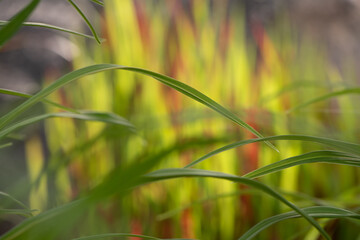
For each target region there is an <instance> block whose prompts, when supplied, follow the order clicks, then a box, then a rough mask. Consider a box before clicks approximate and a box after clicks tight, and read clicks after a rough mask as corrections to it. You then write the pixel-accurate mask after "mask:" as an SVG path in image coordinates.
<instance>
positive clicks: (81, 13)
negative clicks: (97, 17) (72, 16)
mask: <svg viewBox="0 0 360 240" xmlns="http://www.w3.org/2000/svg"><path fill="white" fill-rule="evenodd" d="M68 2H69V3H70V4H71V5H72V6H73V7H74V8H75V9H76V11H77V12H78V13H79V14H80V16H81V17H82V18H83V19H84V21H85V22H86V24H87V25H88V27H89V28H90V31H91V33H92V34H93V36H94V38H95V40H96V41H97V42H98V43H99V44H100V43H101V41H100V38H99V37H98V35H97V33H96V31H95V29H94V27H93V25H92V24H91V22H90V21H89V19H88V18H87V17H86V16H85V14H84V13H83V12H82V11H81V9H80V8H79V7H78V6H77V5H76V4H75V3H74V2H73V1H72V0H68Z"/></svg>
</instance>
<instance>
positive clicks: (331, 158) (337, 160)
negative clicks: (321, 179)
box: [244, 151, 360, 178]
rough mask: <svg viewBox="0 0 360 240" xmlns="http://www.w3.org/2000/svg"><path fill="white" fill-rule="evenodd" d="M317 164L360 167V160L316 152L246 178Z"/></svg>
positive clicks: (276, 163)
mask: <svg viewBox="0 0 360 240" xmlns="http://www.w3.org/2000/svg"><path fill="white" fill-rule="evenodd" d="M316 162H321V163H331V164H340V165H349V166H353V167H360V158H359V157H355V156H354V155H350V154H347V153H343V152H337V151H315V152H309V153H305V154H301V155H298V156H295V157H290V158H286V159H283V160H281V161H277V162H275V163H272V164H269V165H266V166H264V167H260V168H258V169H256V170H254V171H252V172H250V173H247V174H245V175H244V177H248V178H256V177H260V176H263V175H266V174H270V173H273V172H277V171H281V170H283V169H286V168H289V167H293V166H296V165H302V164H307V163H316Z"/></svg>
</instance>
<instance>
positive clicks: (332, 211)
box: [239, 206, 360, 240]
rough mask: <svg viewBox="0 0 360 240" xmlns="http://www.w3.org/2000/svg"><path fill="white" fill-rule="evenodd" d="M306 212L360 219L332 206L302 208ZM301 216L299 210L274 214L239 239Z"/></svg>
mask: <svg viewBox="0 0 360 240" xmlns="http://www.w3.org/2000/svg"><path fill="white" fill-rule="evenodd" d="M302 210H303V211H304V212H305V213H306V214H308V215H309V216H311V217H314V218H355V219H360V215H359V214H357V213H354V212H351V211H348V210H345V209H341V208H335V207H330V206H320V207H308V208H304V209H302ZM299 217H301V216H300V215H299V214H298V213H297V212H294V211H292V212H287V213H282V214H279V215H276V216H272V217H270V218H267V219H265V220H263V221H261V222H259V223H258V224H256V225H255V226H253V227H252V228H251V229H250V230H249V231H247V232H246V233H245V234H244V235H242V236H241V237H240V238H239V240H249V239H252V238H254V237H255V236H256V235H257V234H259V233H260V232H261V231H263V230H265V229H266V228H268V227H270V226H272V225H273V224H275V223H278V222H280V221H283V220H286V219H291V218H299Z"/></svg>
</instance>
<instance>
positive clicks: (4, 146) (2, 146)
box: [0, 142, 12, 149]
mask: <svg viewBox="0 0 360 240" xmlns="http://www.w3.org/2000/svg"><path fill="white" fill-rule="evenodd" d="M11 146H12V143H11V142H9V143H5V144H2V145H0V149H2V148H7V147H11Z"/></svg>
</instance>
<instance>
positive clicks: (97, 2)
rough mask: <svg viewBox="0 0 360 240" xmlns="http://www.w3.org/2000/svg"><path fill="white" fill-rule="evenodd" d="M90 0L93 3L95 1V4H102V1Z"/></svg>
mask: <svg viewBox="0 0 360 240" xmlns="http://www.w3.org/2000/svg"><path fill="white" fill-rule="evenodd" d="M90 1H92V2H93V3H96V4H98V5H100V6H104V3H103V2H100V1H98V0H90Z"/></svg>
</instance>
